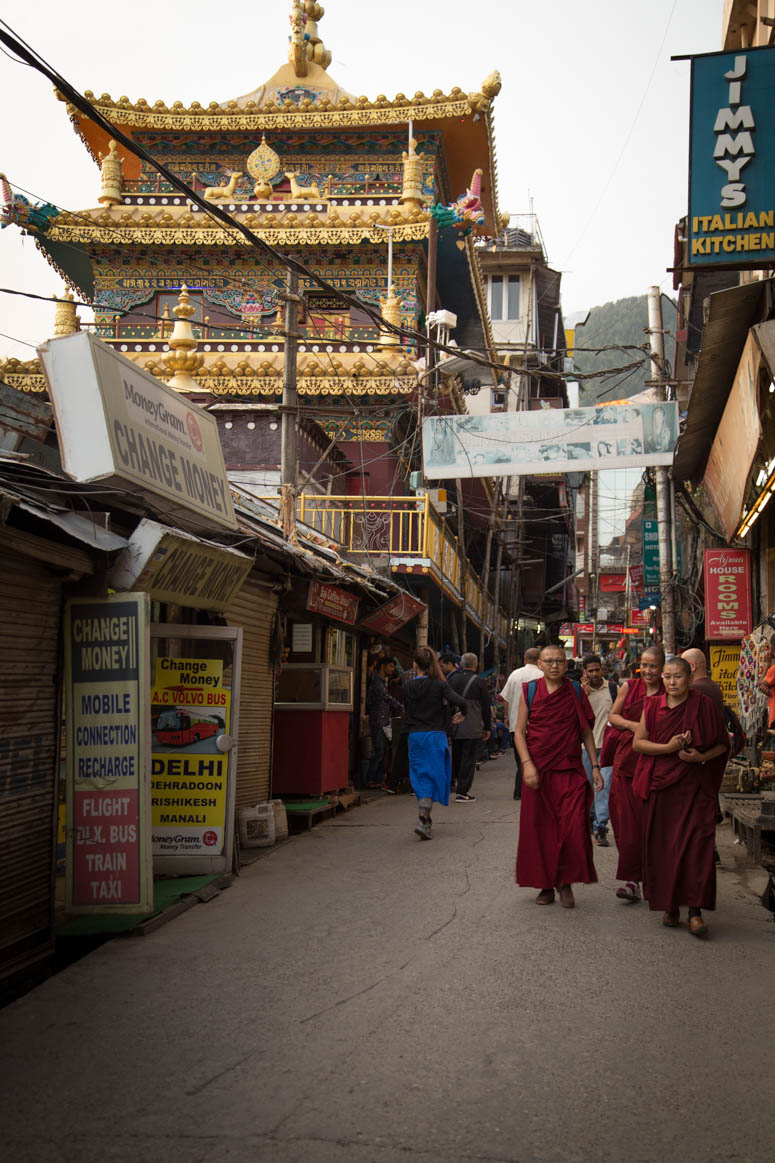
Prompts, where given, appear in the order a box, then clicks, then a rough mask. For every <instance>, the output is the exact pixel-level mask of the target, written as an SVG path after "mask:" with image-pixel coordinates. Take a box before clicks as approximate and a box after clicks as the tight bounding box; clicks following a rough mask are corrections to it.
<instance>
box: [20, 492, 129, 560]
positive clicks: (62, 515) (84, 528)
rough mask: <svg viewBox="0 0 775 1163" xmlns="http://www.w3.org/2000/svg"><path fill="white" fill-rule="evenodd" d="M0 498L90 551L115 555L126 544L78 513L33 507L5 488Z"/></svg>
mask: <svg viewBox="0 0 775 1163" xmlns="http://www.w3.org/2000/svg"><path fill="white" fill-rule="evenodd" d="M0 498H7V501H9V502H10V503H11V505H13V506H14V507H15V508H17V509H22V510H23V511H24V512H25V513H29V514H30V515H31V516H32V517H37V519H38V520H39V521H46V522H48V523H49V524H50V525H56V526H57V528H58V529H61V530H62V532H63V533H66V534H67V535H68V537H72V538H73V540H74V541H81V542H83V544H84V545H88V546H90V547H91V548H92V549H99V550H101V551H102V552H103V553H115V552H116V551H117V550H119V549H125V548H126V546H127V544H128V542H127V540H126V538H125V537H120V536H119V534H118V533H112V532H111V531H110V529H102V528H101V527H100V526H99V525H95V523H94V521H90V520H89V518H88V517H82V516H81V515H80V514H79V513H73V512H71V511H70V510H67V509H59V508H55V507H53V506H52V507H51V508H49V507H44V506H42V505H35V504H33V503H32V502H31V501H28V500H25V499H23V498H22V496H21V495H19V494H18V493H16V492H12V491H10V490H9V489H7V488H6V487H5V486H4V487H3V488H2V489H0Z"/></svg>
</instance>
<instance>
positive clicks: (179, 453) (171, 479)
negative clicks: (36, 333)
mask: <svg viewBox="0 0 775 1163" xmlns="http://www.w3.org/2000/svg"><path fill="white" fill-rule="evenodd" d="M38 350H39V354H40V358H41V362H42V364H43V368H44V370H45V373H46V379H47V381H48V386H49V392H50V394H51V400H52V403H53V405H54V412H55V414H56V421H57V430H58V433H59V442H60V448H61V450H62V463H63V466H64V469H65V472H66V473H68V475H69V476H71V477H73V478H74V480H77V481H97V480H98V481H104V482H105V484H111V485H117V486H119V487H123V488H125V489H128V490H130V491H133V492H139V493H141V494H142V495H143V496H146V497H148V498H149V499H150V500H151V502H152V503H156V505H157V506H158V503H159V499H160V498H162V499H163V500H164V509H165V512H166V513H168V514H169V513H172V514H173V515H175V516H179V518H180V520H181V522H184V523H187V524H189V525H195V526H197V527H201V528H210V527H212V526H213V525H222V526H225V527H226V528H227V529H236V527H237V523H236V520H235V517H234V509H233V507H232V502H231V494H230V492H229V484H228V481H227V478H226V469H225V466H224V463H223V453H222V451H221V444H220V440H219V438H218V427H217V424H216V422H215V419H214V417H212V416H211V415H209V413H208V412H205V411H204V410H203V409H202V408H198V407H197V406H196V405H195V404H190V403H189V402H188V400H186V398H185V397H184V396H182V395H180V394H179V393H177V392H175V391H173V390H172V389H171V388H168V387H167V386H166V385H165V384H163V383H162V382H161V381H160V380H157V379H155V378H154V376H152V375H150V374H149V373H148V372H145V371H143V370H142V368H139V367H137V365H136V364H133V363H132V362H131V360H128V359H125V358H124V356H122V355H119V353H118V352H116V351H114V350H113V348H112V347H109V346H108V345H107V344H106V343H103V342H101V341H100V340H99V339H96V338H95V337H94V336H93V335H90V334H88V333H87V332H81V333H79V334H76V335H68V336H65V337H64V338H62V339H52V340H50V341H49V342H48V343H46V344H44V345H43V346H42V347H41V348H39V349H38Z"/></svg>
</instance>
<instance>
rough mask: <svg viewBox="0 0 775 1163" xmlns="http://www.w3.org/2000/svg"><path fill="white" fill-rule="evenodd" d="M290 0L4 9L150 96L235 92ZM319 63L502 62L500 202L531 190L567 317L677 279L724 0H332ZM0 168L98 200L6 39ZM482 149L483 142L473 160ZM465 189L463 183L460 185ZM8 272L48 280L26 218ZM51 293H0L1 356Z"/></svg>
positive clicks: (365, 80)
mask: <svg viewBox="0 0 775 1163" xmlns="http://www.w3.org/2000/svg"><path fill="white" fill-rule="evenodd" d="M290 7H291V6H290V0H259V2H258V3H256V4H253V5H248V6H246V8H245V9H242V10H240V11H239V12H237V11H236V10H235V9H231V8H229V9H227V10H224V13H223V16H221V15H220V10H219V7H218V5H214V4H213V3H212V0H207V3H204V2H203V0H189V2H188V3H187V4H180V3H175V4H172V3H167V4H165V3H163V2H159V0H132V2H131V3H129V4H109V3H105V0H99V2H96V0H79V2H78V4H77V5H76V6H73V5H65V4H62V3H61V0H36V2H35V3H34V4H29V5H15V6H14V7H13V10H12V11H10V10H9V9H8V6H6V14H5V19H7V20H8V22H9V23H10V24H11V26H12V27H13V29H14V31H16V32H18V33H19V34H21V36H22V37H23V38H24V39H25V40H27V41H28V42H29V43H30V44H31V45H32V46H33V47H34V48H36V49H37V50H38V52H40V53H41V54H42V56H44V57H45V58H46V59H47V60H48V61H49V62H50V63H51V64H52V65H53V66H54V67H55V68H56V69H57V70H58V71H59V72H60V73H62V74H63V75H64V76H65V77H66V78H67V79H68V80H69V81H71V82H72V83H73V84H75V85H76V86H77V87H79V88H80V89H81V90H82V91H83V89H92V90H93V91H94V92H95V93H96V94H98V95H99V94H100V93H102V92H104V91H107V92H109V93H110V94H111V95H112V96H113V97H120V96H122V95H124V94H126V95H127V96H128V97H129V98H130V100H132V101H136V100H137V99H138V98H140V97H145V98H146V100H148V101H149V102H151V103H153V102H154V101H155V100H157V99H159V98H161V99H162V100H164V101H165V102H166V103H167V104H172V102H173V101H175V100H180V101H182V102H183V103H184V104H186V105H187V104H190V103H191V102H192V101H194V100H197V101H199V102H200V103H201V104H202V105H205V106H206V105H208V104H209V102H210V101H212V100H218V101H220V100H228V99H229V98H231V97H236V96H239V95H240V94H242V93H246V92H249V91H250V90H251V89H253V88H255V87H256V86H257V85H258V84H259V83H261V82H262V81H264V80H266V79H267V78H268V77H269V76H270V75H271V74H272V73H273V72H274V71H275V70H276V68H277V67H278V66H279V65H280V64H281V63H282V62H283V61H284V60H285V58H286V52H287V35H288V14H289V12H290ZM325 7H326V9H327V12H326V16H325V17H324V19H323V20H322V21H321V23H320V31H321V35H322V36H323V40H324V42H325V44H326V46H327V47H328V48H330V49H331V51H332V53H333V62H332V64H331V66H330V69H329V72H330V73H331V74H332V75H333V76H334V77H335V78H336V80H337V81H338V82H339V84H340V85H341V86H342V87H343V88H345V89H347V90H349V91H350V92H352V93H355V94H356V95H360V94H365V95H366V96H368V97H370V98H373V97H376V96H377V95H378V94H379V93H385V94H386V95H387V96H388V97H393V96H395V94H396V93H398V92H401V91H403V92H405V93H407V94H410V95H411V94H412V93H414V92H415V91H416V90H418V89H422V90H423V91H424V92H425V93H431V92H432V91H433V90H434V89H436V88H438V89H442V90H443V91H444V92H445V93H446V92H449V90H450V89H451V88H452V87H453V86H454V85H459V86H460V88H461V89H463V90H464V91H466V92H470V91H474V90H477V89H478V88H479V87H480V85H481V82H482V81H483V79H484V78H485V77H486V76H487V75H488V74H489V73H490V72H491V71H492V70H493V69H499V70H500V72H501V75H502V78H503V89H502V92H501V94H500V96H499V97H498V98H497V100H496V102H495V131H496V145H497V154H498V172H499V195H500V204H501V207H502V208H503V209H505V210H508V211H510V212H511V213H515V214H516V213H522V212H526V211H528V210H529V209H530V206H531V199H532V206H533V209H534V210H535V213H536V214H537V215H538V219H539V222H540V225H541V230H542V233H543V237H544V241H545V244H546V247H547V251H548V255H549V259H550V262H551V263H552V265H554V266H555V267H556V268H558V269H560V270H562V271H563V306H564V309H565V312H566V315H570V314H572V313H575V312H580V311H584V312H585V311H586V310H587V309H588V308H590V307H593V306H596V305H598V304H600V303H604V302H607V301H608V300H611V299H618V298H621V297H623V296H625V295H638V294H642V293H644V292H645V290H646V288H647V286H649V285H651V284H663V285H664V287H665V289H669V280H670V276H668V275H666V273H665V268H666V267H668V266H670V265H671V263H672V250H673V227H674V224H675V222H676V221H677V219H678V218H679V217H680V216H681V215H682V214H684V213H685V211H686V189H687V156H688V152H687V127H688V115H689V65H688V63H686V62H675V63H671V61H670V56H671V54H677V53H698V52H711V51H713V50H715V49H718V48H720V47H721V45H720V39H721V11H722V7H723V3H722V0H648V2H647V3H644V2H643V0H587V2H586V3H580V2H579V0H476V2H475V3H472V2H471V0H467V2H466V3H463V0H446V2H445V3H438V4H433V5H431V4H422V3H419V2H418V0H390V2H389V3H384V2H381V0H370V2H369V3H367V4H364V3H363V2H362V0H360V2H359V0H328V3H326V5H325ZM0 108H2V109H3V119H2V130H1V131H0V170H3V171H4V172H5V173H6V174H7V175H8V177H9V179H10V180H11V182H12V183H13V184H15V185H18V186H21V187H24V188H26V189H28V190H31V191H33V192H34V194H35V195H37V196H38V197H40V198H42V199H44V200H48V201H51V202H54V203H56V204H58V205H61V206H63V207H65V208H67V209H75V210H81V209H85V208H86V207H93V206H96V205H97V195H98V193H99V172H98V170H97V168H96V166H95V165H94V163H93V162H92V161H91V159H90V158H89V156H88V154H87V153H86V150H85V148H84V147H83V145H82V144H81V142H80V140H79V139H78V138H77V137H76V136H75V134H74V132H73V131H72V128H71V127H70V125H69V123H68V121H67V118H66V115H65V111H64V106H63V105H62V104H60V103H59V102H58V101H56V100H55V98H54V96H53V93H52V91H51V88H50V86H49V84H48V82H47V81H46V80H45V78H43V77H42V76H41V75H40V74H39V73H36V72H33V71H32V70H31V69H28V68H26V67H24V66H21V65H19V64H17V63H14V62H13V61H11V60H10V59H9V58H8V57H7V56H0ZM472 160H473V161H474V162H475V163H476V164H478V163H479V159H472ZM461 192H462V191H461ZM0 276H1V277H0V285H2V286H4V287H14V288H21V289H23V290H28V291H34V292H37V293H38V294H44V295H49V294H52V293H54V292H56V293H59V292H60V290H61V281H60V279H59V276H58V275H57V274H56V272H55V271H54V270H53V269H52V268H51V267H49V266H48V264H47V263H46V262H45V261H44V260H43V259H42V258H41V256H40V255H39V254H38V252H37V250H36V247H35V244H34V243H33V242H32V240H31V239H29V238H28V239H22V238H21V236H20V234H19V231H18V229H16V228H15V227H7V228H6V229H5V230H2V231H0ZM52 319H53V307H52V305H51V304H35V303H33V302H32V301H31V300H23V299H22V300H18V299H14V298H12V297H11V296H8V295H5V294H2V295H0V332H3V333H5V335H6V336H12V337H13V339H8V338H5V337H3V336H0V354H4V355H8V354H13V355H16V356H18V357H20V358H27V359H29V358H31V356H32V355H33V352H32V350H31V348H30V347H25V346H24V345H23V344H22V343H20V342H18V341H19V340H26V341H28V342H29V343H31V344H32V345H35V344H37V343H39V342H41V341H42V340H43V339H44V338H45V337H46V336H48V335H49V334H50V333H51V324H52Z"/></svg>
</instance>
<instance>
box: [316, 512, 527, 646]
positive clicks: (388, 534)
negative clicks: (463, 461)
mask: <svg viewBox="0 0 775 1163" xmlns="http://www.w3.org/2000/svg"><path fill="white" fill-rule="evenodd" d="M299 520H300V521H301V522H302V523H303V524H305V525H308V526H310V527H311V528H313V529H315V530H316V531H317V532H318V533H320V534H322V536H324V537H327V538H328V539H329V540H331V541H333V542H334V543H335V544H336V545H338V546H339V547H340V549H341V550H342V552H344V553H346V554H348V555H351V556H358V557H366V558H369V557H372V556H378V555H383V554H386V555H388V556H389V557H390V559H391V566H393V567H395V566H401V565H406V566H411V565H413V564H417V565H419V564H422V565H427V567H428V568H429V570H430V572H431V574H432V575H433V576H434V577H435V578H436V580H437V581H438V582H440V583H441V585H442V586H443V587H444V588H445V589H446V590H448V591H449V592H450V593H451V594H452V596H453V597H454V598H455V599H456V600H457V601H459V602H461V604H462V601H463V598H464V597H465V603H466V607H467V608H468V611H469V614H470V616H471V617H472V618H473V619H474V620H475V621H477V622H479V624H480V625H481V626H483V627H486V628H487V629H489V630H493V629H494V620H495V602H494V599H493V597H492V595H491V594H488V593H486V592H485V590H484V587H483V586H482V584H481V581H480V580H479V578H478V577H476V575H475V574H473V573H470V572H467V573H466V576H465V582H464V584H461V583H462V574H463V567H462V556H461V553H460V546H459V544H458V539H457V537H455V536H454V534H453V533H451V532H450V530H449V529H448V528H447V522H446V520H445V518H444V517H441V516H439V514H438V513H437V512H436V511H435V509H434V508H433V506H432V505H431V503H430V499H429V497H427V496H426V497H329V496H320V495H315V494H310V493H305V494H303V495H302V496H301V497H300V498H299ZM463 591H465V593H464V592H463ZM507 632H508V622H507V619H506V618H505V617H504V616H503V615H502V614H499V616H498V635H499V636H500V637H501V638H503V639H505V638H506V636H507Z"/></svg>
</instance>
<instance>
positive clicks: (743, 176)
mask: <svg viewBox="0 0 775 1163" xmlns="http://www.w3.org/2000/svg"><path fill="white" fill-rule="evenodd" d="M774 71H775V48H754V49H747V50H745V51H740V50H738V51H735V52H717V53H705V54H703V55H702V56H696V57H693V58H692V77H691V115H690V130H689V256H688V257H689V265H690V266H705V267H708V266H732V267H734V268H735V269H736V270H737V269H740V268H741V267H750V266H752V267H762V266H766V265H767V264H768V263H770V262H772V260H773V259H775V200H773V194H772V174H773V173H774V172H775V107H774V106H773V101H772V77H773V72H774Z"/></svg>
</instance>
